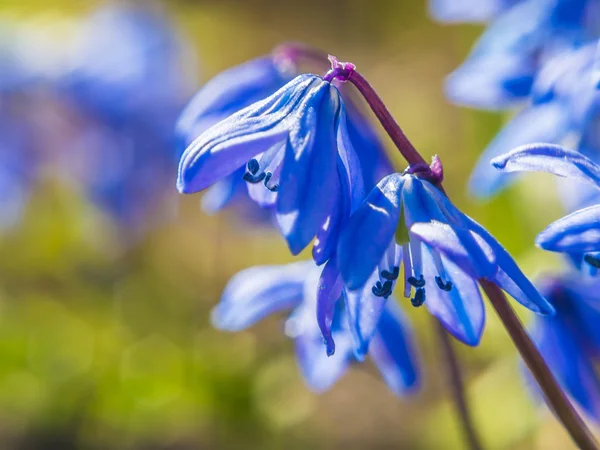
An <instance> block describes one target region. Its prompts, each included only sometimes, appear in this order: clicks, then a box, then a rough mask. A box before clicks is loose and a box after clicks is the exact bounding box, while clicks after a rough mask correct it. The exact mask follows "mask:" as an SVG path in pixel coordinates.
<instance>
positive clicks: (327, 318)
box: [316, 258, 344, 356]
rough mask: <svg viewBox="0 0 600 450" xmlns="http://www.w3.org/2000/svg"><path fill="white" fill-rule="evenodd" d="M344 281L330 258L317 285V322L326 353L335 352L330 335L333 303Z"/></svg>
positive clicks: (338, 296) (339, 295)
mask: <svg viewBox="0 0 600 450" xmlns="http://www.w3.org/2000/svg"><path fill="white" fill-rule="evenodd" d="M343 288H344V283H343V281H342V277H341V275H340V271H339V270H338V268H337V261H336V260H335V258H332V259H330V260H329V261H328V262H327V264H326V265H325V267H324V268H323V272H322V273H321V277H320V278H319V283H318V286H317V292H316V296H317V323H318V324H319V329H320V330H321V333H322V334H323V339H324V340H325V346H326V348H327V355H328V356H331V355H333V354H334V353H335V342H334V340H333V337H332V335H331V324H332V322H333V316H334V314H335V305H336V303H337V302H338V300H339V299H340V298H341V296H342V289H343Z"/></svg>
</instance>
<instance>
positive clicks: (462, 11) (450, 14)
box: [429, 0, 521, 23]
mask: <svg viewBox="0 0 600 450" xmlns="http://www.w3.org/2000/svg"><path fill="white" fill-rule="evenodd" d="M519 1H521V0H462V1H457V0H429V13H430V14H431V17H433V18H434V19H435V20H437V21H440V22H450V23H456V22H486V21H488V20H490V19H492V18H494V17H495V16H496V15H498V14H499V13H500V12H502V11H504V10H506V9H507V8H509V7H510V6H512V5H514V4H515V3H517V2H519Z"/></svg>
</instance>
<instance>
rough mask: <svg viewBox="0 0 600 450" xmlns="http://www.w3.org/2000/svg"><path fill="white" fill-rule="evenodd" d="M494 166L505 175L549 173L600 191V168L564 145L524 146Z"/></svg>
mask: <svg viewBox="0 0 600 450" xmlns="http://www.w3.org/2000/svg"><path fill="white" fill-rule="evenodd" d="M491 162H492V165H493V166H494V167H495V168H496V169H499V170H502V171H505V172H523V171H526V172H548V173H551V174H554V175H558V176H559V177H566V178H572V179H575V180H578V181H583V182H587V183H591V184H593V185H595V186H596V187H598V188H600V166H598V164H596V163H595V162H593V161H592V160H591V159H589V158H587V157H586V156H584V155H582V154H581V153H579V152H576V151H573V150H567V149H566V148H564V147H561V146H560V145H554V144H530V145H523V146H521V147H517V148H515V149H514V150H512V151H510V152H509V153H506V154H505V155H502V156H498V157H496V158H494V159H492V161H491Z"/></svg>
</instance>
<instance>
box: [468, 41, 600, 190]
mask: <svg viewBox="0 0 600 450" xmlns="http://www.w3.org/2000/svg"><path fill="white" fill-rule="evenodd" d="M595 54H596V44H595V43H594V44H588V45H585V46H583V47H581V48H579V49H576V50H573V51H566V52H564V53H561V54H559V55H557V56H556V57H554V58H552V59H551V60H549V61H548V62H547V63H546V64H545V65H544V67H543V68H542V70H541V71H540V72H539V74H538V76H537V78H536V81H535V84H534V86H533V89H532V93H531V95H532V102H531V105H530V106H528V107H527V108H526V109H525V110H523V111H522V112H521V113H519V114H518V115H517V116H516V117H515V118H514V119H512V121H511V122H509V123H508V125H506V127H505V128H504V129H503V130H502V131H501V132H500V134H499V135H498V136H497V137H496V138H495V139H494V140H493V141H492V143H491V144H490V145H489V146H488V147H487V149H486V150H485V152H484V153H483V155H482V156H481V158H480V160H479V163H478V165H477V167H476V168H475V170H474V172H473V175H472V176H471V181H470V189H471V191H472V192H473V194H475V195H477V196H479V197H487V196H490V195H493V194H494V193H495V192H497V191H498V190H500V189H501V188H503V187H504V186H506V185H507V184H508V183H510V181H511V179H512V178H511V177H510V176H506V175H505V174H502V173H500V172H497V171H494V169H493V168H492V167H491V166H490V164H489V161H490V160H491V159H492V158H494V157H496V156H498V155H501V154H502V153H505V152H507V151H509V150H511V149H513V148H515V147H518V146H521V145H525V144H530V143H533V142H550V143H561V142H562V141H563V140H564V139H565V138H566V137H567V136H575V137H576V138H577V139H578V140H579V143H578V148H579V150H580V151H581V152H583V153H587V154H591V153H596V152H598V151H599V150H600V142H599V141H598V137H597V134H598V133H597V132H595V128H596V127H595V117H596V115H597V112H598V105H599V102H598V100H599V99H600V95H598V90H597V89H596V87H595V84H594V79H593V70H594V69H593V67H594V57H595Z"/></svg>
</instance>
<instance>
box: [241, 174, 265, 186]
mask: <svg viewBox="0 0 600 450" xmlns="http://www.w3.org/2000/svg"><path fill="white" fill-rule="evenodd" d="M242 178H243V179H244V181H247V182H248V183H252V184H257V183H260V182H261V181H262V180H264V179H265V173H264V172H263V173H261V174H260V175H252V174H251V173H249V172H246V173H245V174H244V176H243V177H242Z"/></svg>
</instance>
